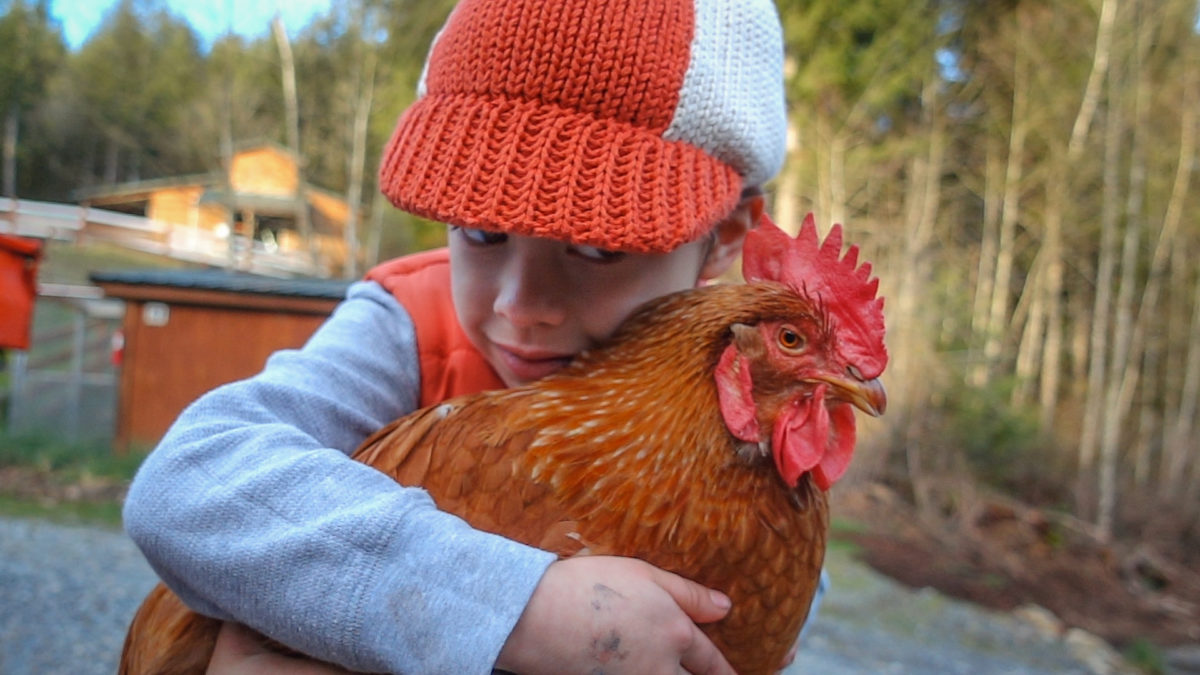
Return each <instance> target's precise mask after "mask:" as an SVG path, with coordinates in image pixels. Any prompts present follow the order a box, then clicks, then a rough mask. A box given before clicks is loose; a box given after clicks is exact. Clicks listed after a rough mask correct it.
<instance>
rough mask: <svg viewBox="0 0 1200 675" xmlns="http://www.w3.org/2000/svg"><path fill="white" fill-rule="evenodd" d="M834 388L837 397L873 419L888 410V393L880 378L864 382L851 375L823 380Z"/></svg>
mask: <svg viewBox="0 0 1200 675" xmlns="http://www.w3.org/2000/svg"><path fill="white" fill-rule="evenodd" d="M822 380H823V381H824V382H826V383H827V384H829V386H831V387H833V390H834V391H835V392H837V397H838V398H840V399H842V400H844V401H847V402H849V403H850V404H852V405H853V406H854V407H856V408H858V409H859V410H861V411H863V412H865V413H867V414H868V415H870V416H871V417H879V416H880V415H882V414H883V412H884V411H885V410H887V392H886V391H884V389H883V383H882V382H880V381H879V378H874V379H871V380H863V379H860V378H858V377H854V376H853V375H851V376H850V377H829V378H822Z"/></svg>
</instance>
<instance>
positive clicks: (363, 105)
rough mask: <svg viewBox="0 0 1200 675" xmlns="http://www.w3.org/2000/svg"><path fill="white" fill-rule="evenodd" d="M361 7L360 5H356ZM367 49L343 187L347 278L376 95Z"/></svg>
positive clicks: (353, 272)
mask: <svg viewBox="0 0 1200 675" xmlns="http://www.w3.org/2000/svg"><path fill="white" fill-rule="evenodd" d="M359 7H360V9H361V7H362V6H361V5H359ZM360 23H361V24H362V25H363V28H364V30H363V31H362V32H363V34H364V35H365V34H367V32H368V31H367V30H366V25H365V24H366V20H365V18H362V19H361V21H360ZM363 46H364V48H365V49H366V50H367V53H366V56H365V57H364V58H363V59H362V61H361V62H360V63H361V66H360V67H361V71H360V75H359V77H358V78H357V79H358V96H356V97H355V103H354V129H353V136H352V138H353V141H352V146H351V152H350V184H349V186H348V187H347V190H346V201H347V202H348V203H349V204H350V214H349V217H348V218H347V222H346V230H345V232H344V234H345V242H346V265H345V267H344V268H343V270H342V276H343V277H345V278H347V279H354V278H356V277H358V258H359V246H358V225H359V220H361V218H362V199H363V172H364V169H365V164H366V155H367V123H368V122H369V121H370V117H371V105H372V102H373V100H374V97H375V60H376V57H375V49H374V47H373V46H371V45H370V44H364V45H363Z"/></svg>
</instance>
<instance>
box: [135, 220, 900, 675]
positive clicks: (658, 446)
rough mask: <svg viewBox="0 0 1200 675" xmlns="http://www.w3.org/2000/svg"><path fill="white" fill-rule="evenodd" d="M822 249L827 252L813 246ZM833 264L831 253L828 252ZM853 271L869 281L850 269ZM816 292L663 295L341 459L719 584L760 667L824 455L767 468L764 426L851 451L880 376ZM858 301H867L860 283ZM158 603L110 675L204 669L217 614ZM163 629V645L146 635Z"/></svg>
mask: <svg viewBox="0 0 1200 675" xmlns="http://www.w3.org/2000/svg"><path fill="white" fill-rule="evenodd" d="M770 236H774V235H770ZM805 236H807V234H802V237H801V239H799V240H802V239H803V237H805ZM812 239H813V241H815V235H813V236H812ZM839 241H840V240H839ZM749 249H750V244H748V250H749ZM820 253H821V255H822V256H823V257H824V258H826V259H827V258H829V251H828V249H826V250H822V251H820ZM848 258H849V257H848ZM844 262H845V261H843V262H842V263H838V261H837V256H836V252H835V253H834V255H833V264H844ZM855 263H856V256H855V257H854V258H849V264H850V267H851V268H852V269H853V268H854V267H855ZM755 269H758V270H761V269H763V265H761V264H758V265H757V267H756V268H755ZM859 272H861V268H858V270H855V274H856V278H857V277H858V273H859ZM860 283H864V284H865V283H871V282H870V281H869V280H868V279H867V276H866V275H862V276H861V279H860ZM852 290H853V289H852ZM834 300H836V299H834ZM830 301H831V299H830V298H826V297H820V298H813V297H809V296H808V295H806V293H805V291H804V289H803V288H802V287H799V286H798V284H796V283H790V284H789V283H779V282H776V281H771V280H767V279H763V278H762V277H761V276H760V277H759V278H758V279H756V280H755V281H754V282H753V283H748V284H742V285H721V286H710V287H706V288H699V289H694V290H691V291H685V292H682V293H677V294H673V295H669V296H665V297H662V298H659V299H657V300H653V301H651V302H649V303H647V304H646V305H644V306H643V307H642V308H640V309H639V310H638V311H637V312H635V314H634V315H633V316H632V317H630V318H629V319H628V320H627V321H626V322H625V323H623V324H622V326H621V327H620V328H619V329H618V331H617V333H616V334H615V335H614V336H613V337H612V338H611V339H610V340H609V341H607V342H606V343H605V344H604V345H603V346H601V347H599V348H596V349H594V350H589V351H586V352H584V353H582V354H580V355H579V356H578V357H577V358H576V359H575V360H574V361H573V362H572V363H571V364H570V365H568V366H567V367H566V368H564V369H563V370H562V371H560V372H558V373H556V374H554V375H551V376H549V377H547V378H544V379H542V380H539V381H537V382H534V383H531V384H528V385H524V386H521V387H516V388H513V389H506V390H498V391H492V392H484V393H481V394H475V395H471V396H466V397H459V398H455V399H451V400H449V401H447V402H445V403H442V404H439V405H435V406H432V407H430V408H426V409H423V410H420V411H417V412H415V413H413V414H412V415H409V416H406V417H403V418H400V419H398V420H396V421H394V422H393V423H391V424H389V425H387V426H386V427H384V428H383V429H381V430H379V431H378V432H377V433H375V434H374V435H373V436H371V437H370V438H368V439H367V440H366V441H365V442H364V443H363V445H362V446H361V447H360V449H359V450H358V452H356V453H355V456H354V457H355V459H356V460H358V461H361V462H365V463H367V464H369V465H371V466H373V467H374V468H376V469H378V470H380V471H382V472H384V473H385V474H387V475H389V476H391V477H392V478H393V479H395V480H396V481H397V482H399V483H401V484H403V485H411V486H420V487H422V488H424V489H425V490H427V491H428V492H429V494H430V495H431V496H432V497H433V499H434V501H435V502H436V503H437V505H438V507H439V508H440V509H442V510H445V511H448V512H450V513H454V514H456V515H458V516H460V517H462V518H464V519H465V520H467V521H468V522H469V523H471V525H472V526H474V527H476V528H479V529H482V530H486V531H490V532H494V533H496V534H500V535H503V536H506V537H510V538H512V539H515V540H518V541H521V542H524V543H526V544H529V545H533V546H538V547H540V548H543V549H546V550H549V551H552V552H554V553H556V554H558V555H559V556H563V557H567V556H571V555H577V554H581V553H586V554H592V555H619V556H632V557H638V558H641V559H643V560H646V561H648V562H650V563H652V564H654V565H656V566H658V567H661V568H663V569H666V570H668V571H672V572H675V573H678V574H680V575H682V576H685V577H687V578H690V579H693V580H695V581H697V582H699V583H701V584H704V585H706V586H709V587H712V588H716V589H719V590H721V591H723V592H725V593H726V594H728V595H729V596H730V598H731V599H732V600H733V608H732V610H731V611H730V613H729V615H728V616H727V617H726V618H725V619H723V620H721V621H719V622H716V623H713V624H706V625H704V626H702V630H704V631H705V632H706V633H707V634H708V635H709V636H710V638H711V639H712V640H713V642H714V643H715V644H716V645H717V647H718V648H719V649H720V650H721V651H722V653H724V655H725V656H726V658H727V659H728V660H729V661H730V663H731V664H733V666H734V667H735V669H737V671H738V672H740V673H743V674H744V675H752V674H754V673H770V672H774V671H775V670H777V669H778V667H779V665H780V664H781V663H782V662H783V659H784V657H785V654H786V653H787V652H788V651H789V649H790V648H791V646H792V645H793V644H795V642H796V639H797V636H798V635H799V632H800V628H801V627H802V626H803V624H804V621H805V619H806V617H807V615H808V611H809V606H810V604H811V601H812V597H813V595H814V593H815V590H816V587H817V583H818V577H819V574H820V570H821V565H822V562H823V559H824V552H825V544H826V536H827V532H828V527H829V512H828V502H827V498H826V494H825V491H824V488H825V487H827V483H828V482H829V477H828V476H823V474H821V469H822V467H823V466H824V465H823V464H822V465H820V466H814V467H813V472H815V476H816V477H815V478H814V473H813V472H806V473H802V474H801V475H799V476H798V477H796V478H795V479H794V480H793V479H791V478H785V477H784V476H783V475H781V470H782V469H783V466H782V465H780V462H781V461H783V460H780V459H779V458H778V453H779V452H780V449H779V448H777V447H773V446H776V445H780V444H784V443H786V444H792V443H794V442H798V441H793V440H791V439H790V438H788V434H789V433H792V430H791V428H790V427H789V428H787V429H783V430H782V431H781V430H780V429H781V427H780V426H779V422H778V420H777V419H775V418H776V417H785V416H787V415H793V416H792V420H791V422H790V424H793V425H795V424H797V422H796V420H797V419H800V420H806V419H808V418H799V417H795V415H794V414H793V413H791V412H789V411H792V410H793V409H796V408H797V407H798V406H808V408H807V409H806V412H805V414H807V415H809V416H810V417H813V416H815V417H817V418H819V419H820V421H821V422H822V423H823V424H826V425H830V426H831V427H833V428H834V432H833V433H829V434H828V435H829V436H830V438H831V439H832V440H829V441H827V440H826V439H825V438H823V437H822V438H819V439H816V440H813V439H812V438H809V437H810V436H811V435H812V434H811V432H797V433H795V434H793V436H795V437H796V438H799V439H801V440H802V441H804V442H809V443H816V444H818V445H819V446H820V447H817V448H807V449H805V450H804V451H803V453H802V455H803V456H804V457H808V456H809V455H812V456H818V455H821V454H822V453H825V452H826V445H827V444H832V445H837V446H838V448H832V445H831V451H832V450H837V451H838V452H843V451H844V448H842V447H841V446H844V445H845V442H846V441H847V440H848V442H849V443H850V445H852V444H853V435H854V433H853V417H852V415H850V416H849V418H847V415H849V413H848V412H846V410H848V409H849V406H850V405H855V406H858V407H860V408H862V409H863V410H865V411H867V412H868V413H871V414H878V413H879V412H881V411H882V409H883V406H884V403H885V400H886V399H885V398H884V394H883V391H882V388H881V387H879V386H878V383H877V381H876V380H874V379H872V380H870V381H866V382H864V381H861V380H859V379H856V378H855V373H857V372H858V371H859V370H861V369H862V367H861V366H859V365H857V364H856V363H847V362H845V357H844V355H845V354H846V353H852V354H853V353H870V354H871V358H872V359H874V361H873V362H872V366H871V368H872V372H874V373H875V374H876V375H877V374H878V373H879V372H881V369H882V365H881V363H882V361H881V360H882V359H886V355H882V356H881V355H880V353H879V352H880V351H881V350H882V335H879V336H878V345H873V344H867V345H865V346H864V344H863V342H864V341H863V340H862V339H861V335H857V334H856V335H855V336H851V339H852V340H854V339H856V338H857V344H852V345H850V349H847V348H846V345H845V344H840V343H839V339H838V338H839V333H838V331H837V326H836V325H834V324H836V323H837V321H836V317H837V316H838V313H837V311H834V312H830V311H829V307H830V304H831V303H830ZM866 301H868V302H869V303H870V305H871V307H872V308H873V311H876V312H878V311H879V308H880V307H881V303H879V302H877V301H875V300H874V290H873V288H872V290H871V293H870V294H869V297H867V298H866ZM839 311H841V312H842V313H843V314H845V312H846V310H845V309H842V310H839ZM869 318H870V320H872V321H873V320H875V319H874V317H869ZM855 323H856V327H855V329H854V330H855V331H857V332H858V333H861V332H862V331H861V330H860V328H859V327H858V325H857V324H861V323H862V322H860V321H856V322H855ZM879 324H880V326H881V325H882V322H881V320H880V322H879ZM804 326H807V327H808V328H803V327H804ZM787 331H792V333H791V334H790V335H791V336H792V337H795V335H796V333H800V334H802V336H803V337H805V338H806V339H808V340H811V343H810V344H806V345H805V348H804V349H803V350H800V351H794V350H790V351H789V350H788V349H783V350H781V349H779V347H778V345H777V344H775V340H778V343H779V344H781V345H783V346H784V347H787V346H788V345H789V344H790V337H787V333H786V332H787ZM806 331H807V332H806ZM785 338H786V339H785ZM871 339H872V340H874V339H875V338H874V337H872V338H871ZM739 345H740V351H739V352H738V354H737V360H738V362H739V363H740V364H741V365H740V366H739V367H741V368H744V369H745V370H744V371H742V372H739V374H738V375H737V378H738V379H737V383H736V384H734V385H730V386H734V387H736V388H740V389H741V391H738V392H735V398H736V399H737V400H736V403H735V404H736V405H743V406H751V408H749V410H750V411H751V412H750V414H751V415H752V416H753V419H751V420H747V419H745V414H746V413H745V410H742V411H741V412H740V413H739V414H740V415H741V416H742V419H741V420H740V421H739V422H738V425H739V426H740V427H742V429H743V431H742V433H741V434H739V435H736V436H735V435H734V434H733V433H731V431H730V429H731V428H732V427H731V425H730V423H729V420H728V418H729V416H728V415H726V414H723V413H724V412H725V410H724V409H723V406H722V405H720V404H719V402H718V399H719V398H721V396H720V394H719V389H720V386H721V385H720V383H721V382H722V379H721V372H720V368H721V363H722V362H723V361H725V360H727V359H726V356H727V354H728V353H729V350H730V349H733V348H739V347H738V346H739ZM873 348H874V349H873ZM714 373H716V374H717V376H716V377H714ZM743 380H744V381H743ZM747 387H748V388H747ZM750 399H752V400H750ZM813 411H816V412H813ZM830 411H832V412H830ZM847 420H848V421H847ZM751 422H753V424H750V423H751ZM847 424H849V428H848V429H846V428H845V427H846V425H847ZM751 427H754V428H755V429H759V428H761V429H763V430H764V432H763V434H762V436H763V437H762V438H759V437H758V432H757V431H755V433H754V434H751V433H750V432H749V431H747V430H748V429H750V428H751ZM770 429H774V430H775V431H774V432H773V433H772V432H767V431H765V430H770ZM824 433H825V432H824V431H822V434H824ZM834 436H840V437H841V438H838V439H833V437H834ZM847 437H848V438H847ZM780 439H784V440H780ZM847 459H848V457H847ZM787 461H792V460H787ZM789 466H790V465H789ZM841 468H842V467H841V466H840V465H839V466H838V470H839V471H840V470H841ZM793 469H794V467H792V468H789V471H790V470H793ZM839 475H840V473H839ZM170 596H171V594H170V592H169V591H166V590H165V587H161V586H160V587H159V588H157V589H156V590H155V591H154V593H153V594H152V596H151V598H150V599H149V600H148V601H147V603H146V606H144V607H143V609H142V610H141V611H140V612H139V614H138V616H137V617H135V620H134V624H133V625H132V626H131V629H130V634H129V636H128V638H127V641H126V652H125V655H124V656H123V660H122V671H121V672H123V673H124V672H128V673H145V672H163V671H161V670H159V669H157V668H151V667H148V666H146V665H144V664H146V663H148V661H147V660H146V653H147V652H150V651H153V650H155V649H158V650H160V652H162V653H160V654H159V657H161V658H169V659H175V660H182V662H185V663H192V664H194V663H207V660H208V656H209V655H211V650H212V644H211V640H212V639H215V634H216V631H215V630H214V629H212V628H211V627H204V626H203V624H205V623H206V622H207V623H209V624H215V623H216V622H215V621H213V620H210V619H206V618H204V617H201V616H200V615H197V614H192V613H190V612H188V614H190V617H188V618H187V620H184V619H181V618H180V617H179V616H178V614H179V613H180V612H187V610H186V608H183V605H182V603H179V602H178V600H177V599H175V600H174V601H173V603H172V602H171V601H169V598H170ZM188 621H191V622H193V623H196V624H201V625H200V626H190V625H189V624H188ZM181 626H184V627H186V628H187V630H181V629H180V628H179V627H181ZM168 627H174V630H173V632H171V633H170V634H169V637H171V638H172V639H171V640H155V639H153V636H154V634H155V633H156V632H158V631H163V630H166V629H167V628H168ZM172 640H173V641H172ZM164 647H165V650H164ZM180 652H191V653H192V656H191V657H189V658H183V657H181V656H180V655H179V653H180ZM160 663H161V661H160ZM176 672H199V671H197V670H192V671H189V670H181V671H176Z"/></svg>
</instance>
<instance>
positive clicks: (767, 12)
mask: <svg viewBox="0 0 1200 675" xmlns="http://www.w3.org/2000/svg"><path fill="white" fill-rule="evenodd" d="M695 2H696V32H695V35H694V37H693V39H692V53H691V62H690V63H689V64H688V69H687V73H686V74H685V75H684V80H683V91H682V92H681V93H680V97H679V105H678V106H677V107H676V109H675V117H674V118H673V119H672V121H671V126H670V127H669V128H668V129H667V130H666V132H665V133H664V134H663V138H665V139H667V140H677V141H684V142H686V143H690V144H692V145H695V146H697V147H699V148H701V149H703V150H704V151H706V152H708V153H709V154H710V155H712V156H713V157H716V158H717V159H719V160H721V161H723V162H725V163H727V164H729V165H730V166H732V167H733V168H734V170H736V171H737V172H738V173H739V174H741V176H742V179H743V181H744V183H745V184H746V185H761V184H763V183H765V182H767V181H768V180H770V179H771V177H773V176H774V175H775V174H776V173H778V172H779V169H780V167H782V165H783V158H784V153H785V151H786V149H787V108H786V104H785V102H784V99H783V87H782V84H781V83H782V82H783V55H784V52H783V35H782V29H781V28H780V25H779V16H778V14H777V13H776V11H775V5H774V3H773V2H771V0H695Z"/></svg>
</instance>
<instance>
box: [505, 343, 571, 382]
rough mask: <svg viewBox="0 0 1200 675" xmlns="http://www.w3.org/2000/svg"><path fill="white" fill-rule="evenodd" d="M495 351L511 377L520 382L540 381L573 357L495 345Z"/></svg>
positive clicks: (560, 368) (538, 350)
mask: <svg viewBox="0 0 1200 675" xmlns="http://www.w3.org/2000/svg"><path fill="white" fill-rule="evenodd" d="M496 351H497V352H499V355H500V359H501V361H503V362H504V365H505V367H506V368H507V369H508V371H509V372H510V373H512V374H513V377H515V378H517V379H518V380H521V381H522V382H532V381H534V380H540V379H542V378H543V377H546V376H547V375H551V374H553V373H556V372H558V371H559V370H562V368H563V367H564V366H566V365H567V364H568V363H570V362H571V359H573V358H574V357H575V355H574V354H567V355H563V354H561V353H556V352H550V351H545V350H540V349H524V348H521V347H508V346H503V345H496Z"/></svg>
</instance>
